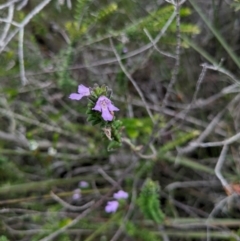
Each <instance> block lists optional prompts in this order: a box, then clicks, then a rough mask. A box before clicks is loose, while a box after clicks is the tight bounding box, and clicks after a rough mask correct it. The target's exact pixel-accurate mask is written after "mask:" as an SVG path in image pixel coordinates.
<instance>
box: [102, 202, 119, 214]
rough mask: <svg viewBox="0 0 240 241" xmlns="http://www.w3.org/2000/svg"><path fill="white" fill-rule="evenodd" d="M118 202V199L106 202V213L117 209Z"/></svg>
mask: <svg viewBox="0 0 240 241" xmlns="http://www.w3.org/2000/svg"><path fill="white" fill-rule="evenodd" d="M118 206H119V203H118V201H109V202H107V206H106V207H105V212H106V213H115V212H116V211H117V209H118Z"/></svg>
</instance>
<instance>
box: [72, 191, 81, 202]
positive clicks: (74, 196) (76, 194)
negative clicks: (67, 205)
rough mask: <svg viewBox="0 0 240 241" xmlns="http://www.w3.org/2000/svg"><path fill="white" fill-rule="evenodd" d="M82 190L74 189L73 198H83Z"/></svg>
mask: <svg viewBox="0 0 240 241" xmlns="http://www.w3.org/2000/svg"><path fill="white" fill-rule="evenodd" d="M81 196H82V195H81V190H80V189H76V190H74V193H73V195H72V199H73V200H79V199H80V198H81Z"/></svg>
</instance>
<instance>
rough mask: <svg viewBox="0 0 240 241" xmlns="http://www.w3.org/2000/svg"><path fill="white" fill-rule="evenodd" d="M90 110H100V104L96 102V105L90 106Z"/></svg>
mask: <svg viewBox="0 0 240 241" xmlns="http://www.w3.org/2000/svg"><path fill="white" fill-rule="evenodd" d="M92 110H97V111H100V112H102V108H101V105H100V104H99V103H98V102H97V103H96V105H95V106H94V107H93V108H92Z"/></svg>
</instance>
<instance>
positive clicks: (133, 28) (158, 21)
mask: <svg viewBox="0 0 240 241" xmlns="http://www.w3.org/2000/svg"><path fill="white" fill-rule="evenodd" d="M173 11H174V7H173V6H171V5H167V6H165V7H161V8H160V9H158V10H156V11H153V12H151V13H150V14H149V15H148V16H146V17H145V18H142V19H140V20H138V21H136V22H135V23H134V24H132V25H130V26H129V27H127V28H126V29H124V30H123V31H124V32H126V34H127V36H128V37H129V38H132V39H136V38H137V39H141V40H142V39H146V40H147V41H149V39H148V38H147V36H146V35H145V34H144V31H143V29H144V28H145V29H147V30H148V31H149V33H150V34H152V35H153V36H154V35H156V34H158V33H159V31H160V30H161V29H162V28H163V26H164V25H165V24H166V22H167V20H168V19H169V18H170V16H171V14H172V13H173ZM190 14H191V11H190V9H189V8H185V7H183V8H181V11H180V16H181V17H185V16H188V15H190ZM180 30H181V32H183V33H188V34H199V33H200V29H199V27H198V26H197V25H194V24H189V23H187V24H186V23H184V22H182V23H181V26H180ZM169 31H171V32H174V33H175V32H176V23H174V22H173V23H172V24H171V25H170V27H169ZM167 40H168V41H169V40H170V42H173V41H175V36H174V37H173V36H172V37H170V39H169V38H168V39H167Z"/></svg>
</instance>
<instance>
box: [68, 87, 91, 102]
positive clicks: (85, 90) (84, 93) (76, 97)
mask: <svg viewBox="0 0 240 241" xmlns="http://www.w3.org/2000/svg"><path fill="white" fill-rule="evenodd" d="M89 95H90V89H89V88H88V87H86V86H84V85H79V86H78V94H77V93H72V94H71V95H70V96H69V98H70V99H72V100H81V99H82V97H83V96H89Z"/></svg>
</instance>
